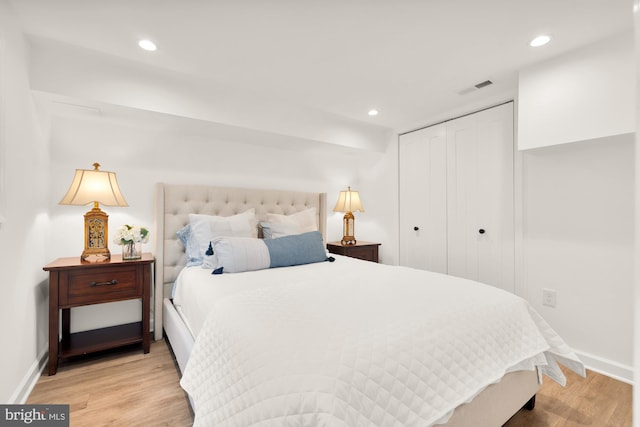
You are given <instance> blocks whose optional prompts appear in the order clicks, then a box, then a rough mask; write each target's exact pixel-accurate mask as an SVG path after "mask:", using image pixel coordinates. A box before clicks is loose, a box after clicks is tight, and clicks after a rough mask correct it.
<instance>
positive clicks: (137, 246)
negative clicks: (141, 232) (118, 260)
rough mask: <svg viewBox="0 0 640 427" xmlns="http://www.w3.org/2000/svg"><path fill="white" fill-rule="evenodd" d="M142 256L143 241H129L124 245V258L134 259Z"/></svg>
mask: <svg viewBox="0 0 640 427" xmlns="http://www.w3.org/2000/svg"><path fill="white" fill-rule="evenodd" d="M140 258H142V243H140V242H129V243H125V244H123V245H122V259H123V260H132V259H140Z"/></svg>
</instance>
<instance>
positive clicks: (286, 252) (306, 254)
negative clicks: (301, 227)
mask: <svg viewBox="0 0 640 427" xmlns="http://www.w3.org/2000/svg"><path fill="white" fill-rule="evenodd" d="M264 244H265V245H267V249H269V256H270V257H271V265H270V267H271V268H275V267H288V266H291V265H301V264H311V263H313V262H321V261H326V260H327V252H326V251H325V249H324V243H323V242H322V235H321V234H320V232H319V231H310V232H308V233H302V234H296V235H293V236H284V237H278V238H277V239H268V240H264Z"/></svg>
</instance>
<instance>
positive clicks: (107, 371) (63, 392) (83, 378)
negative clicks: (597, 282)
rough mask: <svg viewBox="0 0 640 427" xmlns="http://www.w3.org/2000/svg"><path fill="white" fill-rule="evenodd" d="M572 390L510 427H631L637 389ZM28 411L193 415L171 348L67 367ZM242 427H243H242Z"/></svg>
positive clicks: (84, 419) (603, 384) (147, 421)
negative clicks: (48, 407) (61, 407)
mask: <svg viewBox="0 0 640 427" xmlns="http://www.w3.org/2000/svg"><path fill="white" fill-rule="evenodd" d="M565 374H566V375H567V378H568V384H567V387H566V388H563V387H560V386H559V385H557V384H556V383H555V382H553V381H551V380H550V379H549V378H545V381H544V384H543V385H542V389H541V390H540V392H539V393H538V395H537V399H536V408H535V409H534V410H533V411H527V410H521V411H520V412H518V413H517V414H516V415H514V417H513V418H512V419H511V420H509V421H508V422H507V423H506V424H505V426H504V427H583V426H585V427H586V426H588V427H631V386H630V385H629V384H625V383H622V382H620V381H616V380H613V379H611V378H609V377H606V376H604V375H600V374H597V373H595V372H591V371H589V372H588V374H587V378H586V379H584V378H581V377H579V376H577V375H575V374H573V373H572V372H568V371H566V370H565ZM27 403H33V404H36V403H43V404H54V403H64V404H69V405H70V408H69V409H70V419H71V426H72V427H83V426H91V427H94V426H96V427H97V426H127V427H129V426H153V427H156V426H171V427H174V426H176V427H181V426H190V425H191V424H192V423H193V414H192V413H191V409H190V407H189V403H188V401H187V397H186V396H185V393H184V392H183V391H182V389H181V388H180V384H179V376H178V371H177V369H176V367H175V363H174V360H173V357H172V354H171V352H170V351H169V349H168V347H167V344H166V343H165V342H164V341H157V342H153V343H152V344H151V352H150V353H148V354H142V351H141V350H140V348H139V347H133V348H128V349H124V350H117V351H111V352H106V353H103V354H99V355H94V356H87V357H83V358H79V359H77V360H75V361H65V362H64V363H62V364H61V365H60V368H59V369H58V373H57V374H56V375H55V376H52V377H50V376H47V374H46V373H45V374H44V375H42V377H40V379H39V380H38V383H37V384H36V386H35V388H34V390H33V392H32V393H31V396H30V397H29V400H28V402H27ZM239 427H240V426H239Z"/></svg>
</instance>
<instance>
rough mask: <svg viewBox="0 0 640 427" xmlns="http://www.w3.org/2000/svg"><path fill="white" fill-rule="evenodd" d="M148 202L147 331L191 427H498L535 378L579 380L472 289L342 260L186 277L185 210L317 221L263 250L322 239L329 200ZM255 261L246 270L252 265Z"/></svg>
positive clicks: (271, 193) (277, 194)
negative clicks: (150, 322)
mask: <svg viewBox="0 0 640 427" xmlns="http://www.w3.org/2000/svg"><path fill="white" fill-rule="evenodd" d="M155 194H156V197H155V205H156V206H155V213H156V227H155V229H156V233H157V236H156V242H157V248H156V274H155V281H156V282H155V283H156V284H155V295H156V296H162V297H161V298H160V297H156V298H155V310H154V324H155V325H156V327H155V331H154V334H155V339H156V340H159V339H162V337H163V335H162V333H163V330H164V333H165V334H166V336H167V339H168V340H169V342H170V344H171V347H172V349H173V351H174V354H175V356H176V360H177V363H178V366H179V368H180V371H181V372H182V373H183V377H182V380H181V384H182V386H183V388H185V390H186V391H187V392H188V393H189V396H190V399H191V401H192V404H193V406H194V412H195V424H196V425H223V426H227V425H228V426H235V425H260V426H263V425H264V426H269V425H274V426H280V425H292V426H300V425H329V426H333V425H336V426H360V425H362V426H365V425H367V426H368V425H378V426H386V425H389V426H392V425H406V426H409V425H415V426H428V425H445V426H450V427H451V426H500V425H502V424H504V423H505V422H506V421H507V420H508V419H509V418H510V417H511V416H512V415H513V414H515V412H517V411H518V410H519V409H520V408H521V407H523V406H525V405H527V406H528V407H530V408H532V407H533V403H534V402H535V393H536V392H537V390H538V388H539V385H540V381H541V378H542V374H543V373H544V374H546V375H547V376H550V377H551V378H553V379H554V380H556V381H558V382H560V383H561V384H562V383H563V382H564V376H563V375H562V372H561V371H560V369H559V368H558V366H557V362H560V363H562V364H564V365H565V366H567V367H568V368H570V369H572V370H574V371H576V372H578V373H579V374H581V375H584V374H585V372H584V367H583V365H582V363H581V362H580V361H579V360H578V358H577V357H576V355H575V354H574V353H573V352H572V351H571V349H570V348H569V347H568V346H566V344H565V343H564V342H563V341H562V339H561V338H560V337H558V336H557V335H556V334H555V332H553V330H552V329H551V328H549V326H548V325H547V324H546V322H544V320H543V319H542V318H541V317H540V316H539V315H538V314H537V313H535V311H534V310H533V309H532V308H531V307H530V306H529V305H528V304H527V303H526V302H525V301H524V300H522V299H520V298H517V297H515V296H513V295H511V294H508V293H506V292H504V291H501V290H498V289H495V288H492V287H489V286H486V285H481V284H479V283H476V282H471V281H467V280H463V279H458V278H453V277H450V276H443V275H439V274H436V273H430V272H425V271H418V270H413V269H409V268H404V267H394V266H385V265H381V264H375V263H370V262H367V261H361V260H355V259H352V258H346V257H341V256H338V255H333V256H331V259H328V260H326V261H325V260H323V261H319V262H310V263H302V264H301V265H297V266H292V267H284V268H258V269H253V268H249V269H248V270H249V271H244V272H238V273H228V270H227V271H223V272H222V274H217V275H214V274H211V273H212V270H214V269H215V268H214V267H215V266H219V265H220V264H221V260H222V259H223V258H219V259H218V260H217V261H216V262H217V264H216V265H215V266H214V267H211V266H209V267H210V268H209V269H205V268H202V266H189V267H187V264H190V263H191V258H190V257H187V254H186V253H185V244H184V243H183V242H182V241H181V240H180V239H179V238H178V233H180V232H181V230H184V228H185V226H186V225H187V224H189V223H190V215H192V218H193V215H195V216H197V215H207V216H216V217H235V216H239V215H241V214H242V213H244V212H248V211H251V212H254V214H255V226H256V229H257V230H256V235H259V234H261V233H266V231H267V229H268V227H267V229H262V228H261V227H258V224H262V225H265V224H267V225H268V221H266V220H267V219H273V218H274V217H277V216H281V217H285V218H287V217H290V216H295V215H302V214H303V213H304V214H305V215H307V216H308V213H309V212H313V214H314V215H315V225H316V228H317V231H313V232H305V233H303V234H300V235H296V236H290V237H289V236H287V237H285V238H284V239H273V241H274V242H275V243H278V242H282V244H284V242H285V241H287V239H289V240H290V241H291V242H293V244H299V242H300V241H301V240H303V239H305V240H304V242H303V243H304V244H307V242H308V240H309V239H310V238H311V237H313V239H316V240H317V239H320V240H323V241H326V230H325V226H326V212H327V205H326V195H325V194H324V193H306V192H292V191H277V190H263V189H241V188H227V187H214V186H202V185H199V186H191V185H188V186H187V185H168V184H157V185H156V188H155ZM317 235H319V236H320V237H317ZM301 236H305V237H301ZM260 237H264V236H260ZM276 237H277V236H276ZM243 239H244V240H243ZM218 240H219V241H218ZM256 240H258V239H248V240H247V239H245V238H244V237H240V238H237V239H236V240H234V238H220V239H216V245H215V247H216V252H217V253H218V254H224V251H222V249H223V248H224V246H219V245H222V244H223V243H224V244H231V243H233V245H236V244H239V243H242V245H251V248H253V247H254V246H260V248H262V247H263V246H264V244H263V243H258V242H255V241H256ZM265 242H266V240H265ZM271 243H272V246H269V247H268V250H267V252H269V251H272V252H270V255H271V259H272V262H273V259H277V256H278V255H277V252H276V250H275V249H272V247H277V246H273V242H271ZM320 243H322V242H320ZM287 244H289V243H287ZM313 245H315V246H317V242H316V241H315V240H314V243H313ZM315 246H314V248H315ZM238 248H240V246H233V249H234V250H236V249H237V250H239V249H238ZM296 248H297V246H296ZM241 249H242V250H243V251H244V252H241V253H242V254H246V253H248V252H247V251H249V250H247V249H245V246H242V247H241ZM323 249H324V248H323ZM260 250H261V251H264V249H260ZM221 251H222V252H221ZM251 251H253V249H251ZM251 251H250V253H251V254H252V257H249V258H251V259H250V260H249V261H247V262H249V263H251V262H254V261H255V260H254V259H253V258H256V259H258V258H260V257H259V256H257V257H253V253H254V252H251ZM231 252H233V251H231ZM231 252H230V253H231ZM294 252H300V251H297V250H296V251H294ZM303 252H304V251H303ZM237 253H239V252H233V254H234V256H235V257H236V258H237ZM204 256H205V258H206V255H204ZM218 256H219V257H222V255H218ZM296 256H297V255H296ZM324 256H325V257H326V258H328V257H327V254H326V253H324ZM316 258H317V251H316ZM231 259H233V258H231ZM245 261H246V260H245ZM331 261H333V262H331ZM230 262H232V261H229V258H228V259H227V260H226V261H225V262H223V264H225V266H226V267H229V266H230V265H231V264H230ZM285 262H289V261H288V260H287V261H285ZM283 265H289V264H283ZM242 270H243V269H242V268H240V270H239V271H242ZM176 284H178V286H176V287H175V289H174V285H176ZM195 291H198V292H200V293H198V294H194V293H193V292H195ZM174 297H175V298H174ZM454 301H455V303H453V302H454ZM174 302H175V304H174ZM445 302H447V304H445ZM449 302H451V303H452V304H451V305H449ZM425 313H428V316H426V315H425ZM425 316H426V317H425ZM159 325H162V328H160V327H158V326H159ZM485 335H486V336H487V337H488V338H486V339H485V338H482V339H480V337H482V336H485ZM476 341H478V343H476ZM434 343H437V344H434Z"/></svg>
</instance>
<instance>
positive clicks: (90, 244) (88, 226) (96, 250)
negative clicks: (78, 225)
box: [80, 202, 111, 262]
mask: <svg viewBox="0 0 640 427" xmlns="http://www.w3.org/2000/svg"><path fill="white" fill-rule="evenodd" d="M108 236H109V215H107V214H106V213H105V212H104V211H102V210H101V209H100V207H98V202H94V204H93V209H91V210H90V211H89V212H87V213H86V214H84V251H82V256H81V257H80V258H81V259H82V260H83V261H92V262H96V261H108V260H109V259H111V252H109V247H108V240H109V238H108Z"/></svg>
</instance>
